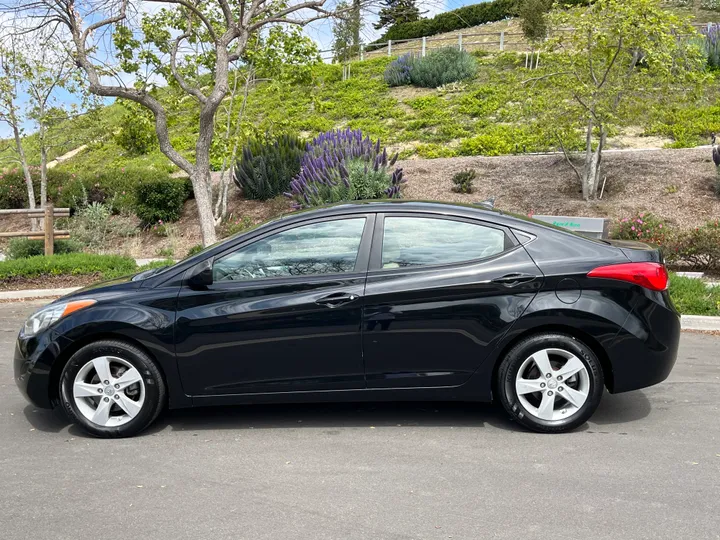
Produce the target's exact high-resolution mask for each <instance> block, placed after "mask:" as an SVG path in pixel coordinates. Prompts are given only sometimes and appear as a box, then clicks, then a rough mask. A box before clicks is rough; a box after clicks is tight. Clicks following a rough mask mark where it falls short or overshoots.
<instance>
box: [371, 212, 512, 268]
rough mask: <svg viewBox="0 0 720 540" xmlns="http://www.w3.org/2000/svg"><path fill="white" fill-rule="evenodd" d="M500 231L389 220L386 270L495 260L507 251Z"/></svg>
mask: <svg viewBox="0 0 720 540" xmlns="http://www.w3.org/2000/svg"><path fill="white" fill-rule="evenodd" d="M505 242H506V239H505V233H504V232H503V231H502V230H500V229H494V228H492V227H486V226H484V225H478V224H474V223H466V222H463V221H453V220H449V219H436V218H422V217H386V218H385V224H384V233H383V246H382V267H383V268H408V267H415V266H432V265H438V264H451V263H459V262H464V261H472V260H474V259H484V258H486V257H492V256H493V255H497V254H498V253H502V252H503V251H504V250H505Z"/></svg>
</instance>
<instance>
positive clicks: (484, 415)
mask: <svg viewBox="0 0 720 540" xmlns="http://www.w3.org/2000/svg"><path fill="white" fill-rule="evenodd" d="M651 410H652V406H651V404H650V401H649V400H648V398H647V396H646V395H645V394H644V393H643V392H642V391H636V392H630V393H627V394H618V395H612V394H608V393H607V392H606V393H605V395H604V396H603V400H602V402H601V403H600V406H599V407H598V409H597V411H595V414H594V415H593V417H592V418H591V420H590V422H589V423H586V424H583V425H582V426H580V427H579V428H578V429H577V430H575V432H582V431H589V432H593V431H594V428H593V425H601V426H610V425H618V424H625V423H630V422H634V421H636V420H640V419H642V418H645V417H646V416H648V415H649V414H650V412H651ZM23 412H24V414H25V417H26V418H27V420H28V422H30V424H32V426H33V427H34V428H35V429H37V430H38V431H44V432H48V433H59V432H60V431H62V430H63V429H65V428H67V426H68V425H69V424H70V423H69V422H68V420H67V418H66V417H65V414H64V413H63V411H62V409H61V408H56V409H54V410H52V411H51V410H44V409H37V408H35V407H33V406H31V405H28V406H27V407H25V409H24V411H23ZM384 426H418V427H444V426H450V427H472V428H481V427H486V426H492V427H496V428H499V429H505V430H509V431H520V432H523V431H527V430H526V429H525V428H523V427H522V426H520V425H518V424H517V423H515V422H512V421H511V420H510V419H509V417H508V415H507V414H506V413H505V411H504V410H503V409H502V408H501V407H500V406H498V405H492V404H487V403H463V402H388V403H312V404H306V403H302V404H281V405H237V406H222V407H199V408H196V409H178V410H173V411H168V412H166V413H165V414H163V415H162V416H161V417H160V418H159V419H158V420H157V421H156V422H155V424H153V425H152V426H150V428H149V429H147V430H146V431H145V432H143V434H142V435H153V434H157V433H160V432H162V431H164V430H166V429H171V430H173V431H210V430H219V429H237V430H241V429H283V428H330V429H332V428H336V429H337V428H348V427H384ZM68 433H69V434H70V435H72V436H73V437H86V436H87V435H86V434H85V433H84V432H83V431H82V430H81V429H80V428H78V427H77V426H74V425H71V426H70V428H69V429H68Z"/></svg>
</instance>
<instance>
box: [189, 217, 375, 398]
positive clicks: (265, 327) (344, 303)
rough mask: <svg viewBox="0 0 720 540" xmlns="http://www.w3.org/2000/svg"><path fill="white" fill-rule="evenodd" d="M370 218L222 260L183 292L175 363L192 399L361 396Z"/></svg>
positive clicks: (262, 241) (321, 223)
mask: <svg viewBox="0 0 720 540" xmlns="http://www.w3.org/2000/svg"><path fill="white" fill-rule="evenodd" d="M373 222H374V216H373V215H365V214H362V215H350V216H347V217H339V218H338V217H334V218H326V219H320V220H313V221H308V222H302V223H299V224H295V225H291V226H287V227H284V228H281V229H280V230H277V229H276V230H273V231H271V232H269V233H267V234H265V235H263V236H262V237H260V238H255V239H253V240H252V241H249V243H245V244H242V245H240V246H239V247H237V248H234V249H231V250H229V251H228V252H225V253H222V254H220V255H219V256H216V257H215V258H214V260H213V283H212V285H210V286H208V287H206V289H205V290H193V289H192V288H191V287H189V286H183V287H182V289H181V291H180V294H179V298H178V314H177V323H176V331H175V336H176V354H177V359H178V366H179V370H180V374H181V377H182V382H183V388H184V389H185V392H186V393H188V394H190V395H196V396H201V395H221V394H246V393H264V392H291V391H314V390H336V389H351V388H364V387H365V379H364V368H363V359H362V350H361V328H360V324H361V317H362V293H363V289H364V286H365V279H366V271H367V264H368V257H369V249H370V242H371V236H372V230H373Z"/></svg>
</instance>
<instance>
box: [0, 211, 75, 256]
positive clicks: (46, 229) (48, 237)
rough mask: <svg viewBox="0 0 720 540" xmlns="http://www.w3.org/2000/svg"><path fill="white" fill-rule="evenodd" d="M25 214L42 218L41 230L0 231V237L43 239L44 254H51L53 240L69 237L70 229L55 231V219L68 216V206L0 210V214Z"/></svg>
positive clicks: (32, 217) (33, 217) (31, 217)
mask: <svg viewBox="0 0 720 540" xmlns="http://www.w3.org/2000/svg"><path fill="white" fill-rule="evenodd" d="M18 214H19V215H25V216H27V217H29V218H30V219H41V218H42V219H44V226H43V230H42V231H18V232H0V238H22V237H25V238H29V239H31V240H42V239H44V240H45V255H52V254H53V246H54V243H55V240H63V239H67V238H70V231H56V230H55V219H56V218H61V217H70V209H69V208H54V207H53V205H52V204H48V205H47V206H45V207H44V208H33V209H27V208H22V209H19V210H0V216H7V215H18Z"/></svg>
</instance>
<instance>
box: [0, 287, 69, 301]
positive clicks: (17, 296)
mask: <svg viewBox="0 0 720 540" xmlns="http://www.w3.org/2000/svg"><path fill="white" fill-rule="evenodd" d="M78 289H82V287H68V288H67V289H29V290H24V291H0V300H29V299H32V298H57V297H59V296H64V295H66V294H70V293H71V292H75V291H77V290H78Z"/></svg>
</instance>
